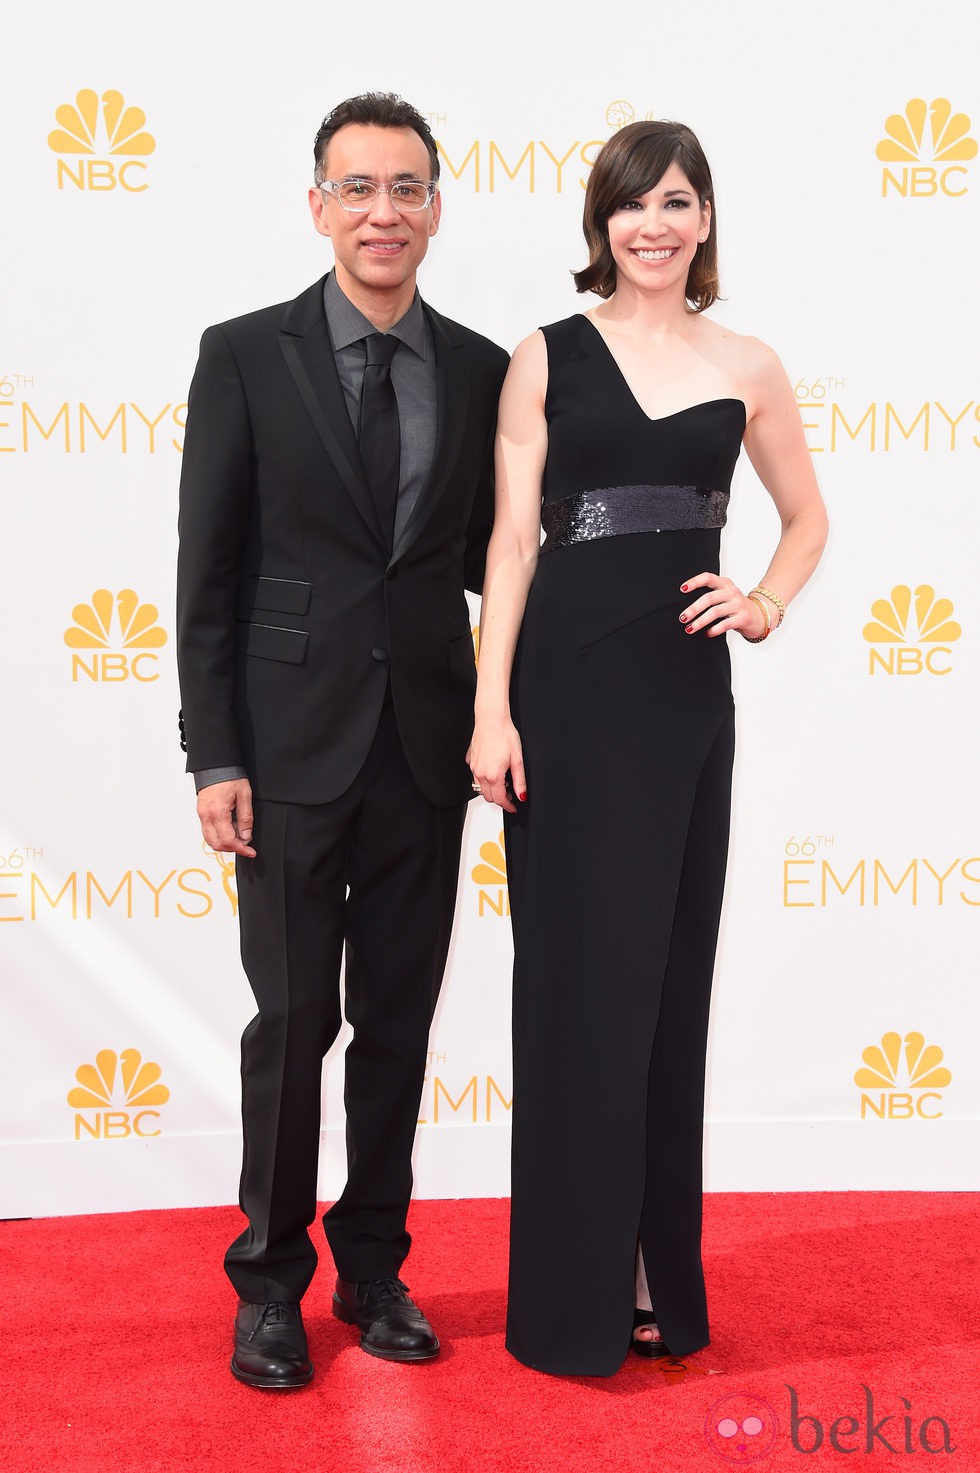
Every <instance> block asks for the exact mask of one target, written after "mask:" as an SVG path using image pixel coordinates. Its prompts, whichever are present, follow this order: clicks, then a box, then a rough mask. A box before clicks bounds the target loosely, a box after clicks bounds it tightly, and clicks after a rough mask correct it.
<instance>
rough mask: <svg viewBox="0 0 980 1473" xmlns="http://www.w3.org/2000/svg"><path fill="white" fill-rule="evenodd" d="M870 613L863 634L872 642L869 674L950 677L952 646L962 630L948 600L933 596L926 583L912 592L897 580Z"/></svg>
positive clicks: (931, 589)
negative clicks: (870, 615)
mask: <svg viewBox="0 0 980 1473" xmlns="http://www.w3.org/2000/svg"><path fill="white" fill-rule="evenodd" d="M871 613H872V615H873V617H872V619H871V621H870V623H868V624H865V626H864V630H863V634H864V637H865V639H866V640H867V642H868V644H870V645H871V646H872V648H871V650H870V652H869V657H868V674H869V675H875V674H881V673H883V674H886V675H923V674H928V675H949V674H950V673H951V671H952V668H953V667H952V665H951V664H950V663H949V658H950V656H951V655H952V653H953V651H952V646H953V645H954V644H955V643H956V641H957V640H958V639H959V638H960V636H961V634H962V633H963V630H962V629H961V627H960V625H959V624H958V623H957V622H956V620H955V619H953V618H951V617H950V615H951V614H952V613H953V604H952V601H951V600H950V599H948V598H937V597H936V591H935V589H934V588H932V587H931V585H930V584H928V583H920V584H919V585H918V587H917V588H916V590H915V592H914V593H913V592H912V589H911V588H910V587H909V586H908V584H906V583H898V584H896V586H895V587H894V588H893V589H892V591H891V595H890V597H889V598H879V599H876V600H875V602H874V603H873V604H872V605H871Z"/></svg>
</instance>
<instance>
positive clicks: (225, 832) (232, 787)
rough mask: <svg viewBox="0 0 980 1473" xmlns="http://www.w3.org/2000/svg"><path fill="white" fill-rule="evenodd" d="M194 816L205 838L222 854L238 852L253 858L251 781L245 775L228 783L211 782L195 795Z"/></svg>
mask: <svg viewBox="0 0 980 1473" xmlns="http://www.w3.org/2000/svg"><path fill="white" fill-rule="evenodd" d="M197 816H198V818H199V819H200V820H201V833H202V834H203V835H204V841H205V843H206V844H208V845H209V846H210V847H211V848H212V849H214V850H216V851H217V852H218V853H222V854H241V855H242V856H243V857H244V858H245V859H254V858H255V850H254V849H253V848H252V847H251V845H250V843H249V840H250V839H251V837H252V785H251V783H250V782H249V780H248V778H247V777H240V778H236V779H235V781H234V782H230V783H212V784H211V785H210V786H209V787H207V788H202V789H201V791H200V792H199V793H198V795H197Z"/></svg>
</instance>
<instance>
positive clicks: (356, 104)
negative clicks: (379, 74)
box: [313, 92, 439, 184]
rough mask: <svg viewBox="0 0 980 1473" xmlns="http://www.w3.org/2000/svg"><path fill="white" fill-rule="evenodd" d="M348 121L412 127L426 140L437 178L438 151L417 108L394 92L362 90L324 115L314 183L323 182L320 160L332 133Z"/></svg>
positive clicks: (316, 148)
mask: <svg viewBox="0 0 980 1473" xmlns="http://www.w3.org/2000/svg"><path fill="white" fill-rule="evenodd" d="M350 123H360V124H362V125H365V126H367V127H370V128H411V129H412V132H413V133H417V134H418V135H419V137H420V138H421V140H422V142H423V143H424V144H425V147H426V150H427V152H428V155H429V170H430V178H431V180H432V182H433V183H435V182H436V181H438V178H439V154H438V151H437V149H436V141H435V139H434V138H433V136H432V130H431V128H430V127H429V125H428V123H427V122H426V121H425V118H423V116H422V114H421V113H420V112H419V111H418V109H417V108H414V107H413V106H412V104H411V103H410V102H406V101H405V99H404V98H403V97H399V96H398V95H397V93H395V92H362V93H361V95H360V96H359V97H348V98H347V99H346V101H345V102H338V103H337V106H336V107H335V108H334V109H333V110H332V111H331V112H329V113H327V116H326V117H325V118H324V120H323V122H322V123H321V124H320V128H319V131H318V132H317V135H316V138H315V139H314V141H313V161H314V172H313V178H314V181H315V182H316V183H317V184H322V182H323V161H324V159H325V158H326V155H327V145H328V144H329V142H330V140H331V138H332V137H333V135H334V134H335V133H339V132H340V129H341V128H346V127H347V126H348V124H350Z"/></svg>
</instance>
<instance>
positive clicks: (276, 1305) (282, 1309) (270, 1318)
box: [261, 1299, 290, 1327]
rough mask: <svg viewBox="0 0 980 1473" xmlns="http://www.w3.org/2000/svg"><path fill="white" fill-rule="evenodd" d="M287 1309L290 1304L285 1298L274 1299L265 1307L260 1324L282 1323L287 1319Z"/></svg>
mask: <svg viewBox="0 0 980 1473" xmlns="http://www.w3.org/2000/svg"><path fill="white" fill-rule="evenodd" d="M289 1310H290V1305H289V1303H288V1302H287V1301H286V1300H285V1299H274V1300H273V1301H272V1302H271V1303H270V1304H267V1305H266V1307H265V1310H264V1312H263V1314H262V1320H261V1324H262V1326H263V1327H264V1326H266V1325H270V1326H271V1325H284V1324H285V1323H286V1321H287V1320H288V1319H289Z"/></svg>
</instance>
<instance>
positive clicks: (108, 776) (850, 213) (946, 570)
mask: <svg viewBox="0 0 980 1473" xmlns="http://www.w3.org/2000/svg"><path fill="white" fill-rule="evenodd" d="M971 14H972V12H971V8H970V7H969V6H968V5H966V4H965V3H963V4H957V5H952V4H944V3H936V4H933V5H931V6H930V7H929V8H928V11H927V12H922V11H921V9H920V7H919V6H917V5H916V6H913V5H908V4H901V3H899V4H896V3H891V4H888V5H885V4H884V3H877V4H871V5H867V6H864V5H861V6H857V5H853V4H841V3H838V0H824V3H817V4H815V5H811V6H807V7H802V8H801V7H798V6H797V7H792V6H786V5H785V4H783V3H781V0H747V3H745V4H743V5H729V4H727V3H726V4H720V3H709V0H692V3H691V4H689V5H686V6H683V7H681V8H679V9H678V8H676V7H675V8H670V7H667V8H664V7H653V8H652V9H651V8H650V7H649V6H645V5H640V4H638V3H636V0H626V3H624V4H623V5H620V6H619V7H618V8H617V9H616V10H615V12H611V13H609V14H606V13H601V12H598V11H596V10H595V8H594V7H589V6H587V5H585V4H581V5H579V6H578V7H571V8H570V7H568V6H561V7H559V6H548V5H541V6H533V5H531V6H528V5H516V4H511V3H504V4H500V3H497V4H494V5H493V6H486V7H470V8H469V9H467V8H466V7H462V8H461V7H459V6H456V5H450V4H448V3H447V0H431V3H430V4H428V5H426V6H424V7H422V9H421V10H420V9H418V8H417V7H416V8H412V7H408V6H406V5H404V4H400V5H397V6H396V5H392V4H390V3H387V0H386V3H380V4H376V5H372V6H369V7H361V8H357V7H354V8H348V7H343V8H337V7H333V8H331V7H327V8H326V9H323V8H318V7H315V6H311V5H306V4H302V3H300V0H280V3H279V4H277V5H276V6H273V7H268V6H266V5H264V4H262V5H259V4H257V3H254V0H252V3H245V4H240V5H237V6H234V7H229V6H218V5H209V4H208V3H206V0H205V3H195V4H191V3H189V0H171V3H170V4H168V5H167V6H165V7H163V8H162V9H161V8H152V7H143V6H136V7H134V6H133V5H132V4H131V3H127V4H122V3H115V0H113V3H96V4H95V6H94V7H92V6H89V7H83V8H82V9H79V8H78V7H77V6H74V5H70V4H69V3H67V0H54V3H52V4H49V5H46V6H43V7H40V8H38V7H34V8H29V7H27V6H20V7H14V8H13V9H12V10H10V11H9V13H8V14H7V15H5V18H4V30H3V57H2V60H0V68H2V80H3V85H2V90H0V138H2V141H3V198H4V203H5V206H6V209H5V220H6V224H5V227H4V232H3V243H4V251H3V268H2V271H0V292H2V296H3V314H2V322H3V328H2V337H0V496H2V501H0V507H2V533H0V559H2V580H0V607H2V617H3V645H2V647H3V664H4V677H3V691H4V717H3V721H2V723H0V757H2V773H3V787H2V799H0V949H2V950H0V957H2V960H0V967H2V1006H3V1020H2V1027H3V1034H2V1037H3V1060H4V1062H3V1068H2V1071H0V1108H2V1120H0V1215H3V1216H32V1215H40V1214H50V1213H73V1212H88V1211H104V1210H114V1209H123V1208H130V1207H132V1208H135V1207H141V1206H167V1205H193V1204H204V1203H218V1202H227V1201H232V1200H234V1199H235V1196H236V1190H237V1175H238V1162H239V1140H238V1036H239V1034H240V1032H241V1029H242V1028H243V1027H244V1025H245V1023H246V1022H247V1020H248V1018H249V1016H250V1015H251V1011H252V1008H251V996H250V993H249V991H248V987H247V984H246V982H245V980H244V977H243V976H242V974H241V972H240V968H239V965H238V960H237V936H236V921H235V910H236V895H235V884H234V877H233V874H232V873H231V872H230V871H229V868H228V867H227V865H226V863H225V861H224V860H223V858H222V857H221V856H217V855H214V854H212V853H210V852H208V851H207V850H205V849H203V848H202V844H201V838H200V835H199V833H198V831H197V824H196V819H195V816H194V799H193V793H192V786H191V780H190V778H188V777H186V776H185V775H184V774H183V770H182V761H183V759H182V754H181V752H180V750H179V747H178V733H177V724H176V722H177V706H178V695H177V682H176V677H175V672H174V661H173V563H174V550H175V518H176V491H177V480H178V475H179V471H180V456H181V441H182V434H183V424H184V418H185V399H186V392H187V385H188V382H189V379H190V375H191V371H192V369H193V366H194V361H195V356H196V348H197V341H198V338H199V335H200V333H201V330H202V329H203V328H204V326H205V325H207V324H208V323H210V322H214V321H219V320H221V319H223V318H226V317H229V316H233V315H235V314H237V313H240V312H244V311H248V310H250V309H252V308H255V307H258V306H262V305H265V304H266V303H270V302H275V301H281V300H285V299H288V298H291V297H293V296H295V295H296V294H297V293H298V292H299V291H300V290H301V289H302V288H303V287H304V286H306V285H307V284H308V283H309V282H311V281H313V280H315V279H316V277H317V276H318V275H320V274H321V273H322V272H323V271H324V270H325V269H327V267H328V265H329V260H330V257H329V246H328V244H327V243H326V242H325V241H324V240H323V239H321V238H320V237H319V236H317V235H316V234H315V233H314V231H313V229H312V227H311V224H310V221H309V217H308V213H307V205H306V198H305V196H306V189H307V186H308V183H309V180H310V175H311V166H312V165H311V160H312V155H311V142H312V138H313V134H314V132H315V130H316V127H317V125H318V123H319V120H320V118H321V117H322V115H323V114H324V112H325V111H327V110H328V108H329V107H330V106H332V105H333V104H334V103H335V102H336V101H338V100H339V99H340V98H342V97H344V96H347V95H350V94H351V93H353V92H357V91H362V90H366V89H369V88H383V89H389V88H390V89H393V90H397V91H400V92H401V93H403V94H404V95H405V96H406V97H408V98H409V99H410V100H412V101H414V102H415V103H416V105H417V106H418V107H419V108H420V109H421V110H422V111H423V112H425V113H426V114H427V115H428V116H429V117H430V119H431V122H432V125H433V128H434V131H435V134H436V136H437V138H438V140H439V144H440V148H441V151H442V156H443V179H444V201H445V206H444V216H443V228H442V229H441V231H440V233H439V236H438V238H437V239H436V240H435V241H434V242H433V244H432V248H431V250H430V253H429V258H428V260H427V261H426V263H425V267H424V273H423V278H422V286H423V291H424V293H425V295H426V296H427V297H428V298H429V299H430V300H431V301H432V303H433V304H434V305H435V306H437V307H438V308H440V309H441V310H442V311H444V312H446V313H447V314H449V315H450V316H453V317H457V318H459V319H461V320H462V321H464V322H466V323H469V324H471V325H472V326H473V327H475V328H477V329H479V330H480V331H482V332H484V333H486V334H487V335H488V336H490V337H492V338H494V339H495V340H496V341H497V342H499V343H502V344H503V345H504V346H505V347H507V348H508V349H509V348H512V347H513V346H514V344H515V343H516V342H517V341H518V340H519V339H520V338H521V337H523V336H524V335H526V334H527V333H528V332H529V331H530V330H531V329H532V328H534V327H535V326H536V325H537V324H539V323H542V322H548V321H552V320H554V319H556V318H558V317H561V316H564V315H567V314H568V313H569V312H573V311H577V310H580V309H582V308H584V307H585V306H587V305H588V302H587V301H586V300H583V299H582V298H579V297H577V296H576V295H575V292H574V289H573V287H572V284H571V279H570V275H569V272H570V271H571V270H572V269H573V268H576V267H579V266H581V265H582V264H583V262H584V249H583V245H582V240H581V235H580V216H581V208H582V199H583V186H584V183H585V180H586V178H587V175H588V171H589V168H590V165H591V162H592V160H593V159H594V157H595V154H596V151H597V150H598V148H599V147H600V146H601V144H602V142H603V141H604V140H605V139H606V138H608V137H609V136H610V134H611V133H612V132H613V131H614V130H615V129H616V128H619V127H621V126H622V125H623V124H624V123H627V122H629V121H631V120H633V119H636V118H646V117H675V118H680V119H682V120H683V121H686V122H688V123H690V124H691V125H692V126H693V127H694V128H695V129H696V131H697V132H698V133H699V135H700V137H701V139H702V142H703V144H704V146H705V149H706V151H707V153H708V156H709V158H710V160H711V163H712V166H713V169H714V173H715V178H716V183H717V193H718V221H719V229H720V244H721V260H722V269H723V289H724V292H725V301H724V302H723V303H722V304H721V305H720V306H719V307H718V308H717V309H716V316H717V317H718V318H720V319H721V320H723V321H724V322H726V323H729V324H730V325H731V326H732V327H733V328H734V329H736V330H738V331H745V332H750V333H754V334H756V335H758V336H760V337H762V338H763V339H765V340H766V341H768V342H770V343H772V344H773V345H774V346H775V347H776V349H777V351H778V352H779V353H780V354H781V356H782V358H783V361H784V363H785V365H786V368H787V371H788V373H789V376H790V379H791V380H792V382H793V384H794V385H795V389H796V395H797V398H798V400H799V407H800V415H801V417H802V420H803V423H804V425H805V429H806V435H807V438H808V441H809V444H810V447H811V449H812V452H813V456H814V459H815V462H816V465H817V469H818V471H819V473H820V477H821V481H822V485H823V487H824V490H825V492H826V496H827V501H828V504H829V508H830V512H831V517H832V522H833V531H832V536H831V542H830V546H829V549H828V553H827V556H826V558H825V561H824V564H823V565H822V567H821V569H820V570H819V572H818V575H817V576H816V578H815V579H814V581H813V583H812V584H811V586H810V587H809V588H808V589H807V591H806V593H805V594H804V595H803V596H802V597H801V598H800V600H799V601H798V603H797V604H796V605H795V606H794V607H793V609H792V610H791V612H790V616H789V617H788V619H787V621H786V624H785V625H784V626H783V628H782V629H781V630H780V632H779V635H778V637H776V638H773V639H772V640H771V641H769V642H768V643H767V644H766V645H765V646H761V647H758V648H753V647H751V646H749V645H747V644H744V643H742V642H741V641H735V643H734V650H733V654H734V662H735V678H736V690H737V698H738V703H739V709H740V751H739V757H738V763H737V770H736V808H735V821H734V834H733V851H732V860H731V868H730V881H729V890H728V900H727V909H726V915H725V921H724V928H723V937H722V945H721V951H720V957H719V963H718V971H717V984H716V987H717V990H716V1002H715V1009H714V1018H713V1027H712V1040H711V1059H710V1092H709V1100H708V1124H707V1168H708V1169H707V1182H708V1186H709V1188H714V1189H726V1190H727V1189H738V1188H745V1189H789V1188H793V1189H797V1188H873V1187H884V1188H899V1187H906V1188H917V1187H935V1188H938V1187H944V1188H965V1187H975V1186H976V1185H977V1179H976V1162H977V1160H978V1159H980V1150H978V1143H977V1123H978V1117H980V1063H978V1055H977V1046H976V1040H977V1036H978V1031H980V1006H978V988H977V968H978V963H977V954H978V948H977V938H978V934H980V803H978V778H977V729H978V675H980V579H978V577H977V571H976V562H977V549H978V546H980V494H978V492H980V480H978V469H980V375H978V370H977V363H976V344H977V341H978V320H977V319H978V310H977V301H978V296H980V291H978V284H977V270H978V268H977V260H978V233H977V219H978V210H977V205H978V201H980V159H978V158H977V143H976V141H975V140H976V137H977V136H980V80H978V73H977V67H976V58H975V48H972V47H970V46H968V45H966V44H965V42H966V37H967V29H968V25H969V22H970V16H971ZM775 535H776V523H775V517H774V514H773V511H772V508H771V504H770V503H769V501H768V498H767V497H766V496H765V494H764V492H763V491H762V490H761V488H760V486H759V484H758V482H757V481H756V479H755V477H754V476H753V474H752V471H751V468H750V467H749V466H748V465H747V464H744V463H743V464H741V465H740V468H739V471H738V473H737V477H736V484H735V494H734V498H733V506H732V514H731V519H730V527H729V532H728V533H727V553H726V568H727V570H728V571H729V572H730V573H731V574H732V576H733V577H735V578H736V579H737V580H738V581H740V582H741V583H742V585H743V586H745V585H747V584H750V583H752V582H754V581H755V579H756V578H757V577H758V576H759V575H760V573H761V571H762V569H763V568H764V566H765V563H766V561H767V557H768V553H769V550H770V548H771V546H772V544H773V542H774V540H775ZM476 616H477V610H476V608H475V607H474V622H475V620H476ZM651 842H653V840H652V838H651ZM595 862H596V856H594V855H590V854H588V853H583V854H582V855H581V863H582V866H583V867H584V868H585V869H586V870H587V869H588V867H589V866H590V865H591V864H593V863H595ZM510 957H511V952H510V934H509V924H508V919H507V875H506V867H505V863H504V858H503V852H502V848H501V841H500V823H499V815H498V813H497V812H496V810H493V809H490V808H488V807H486V806H485V805H483V804H482V803H481V804H480V805H479V806H477V805H472V808H471V814H470V819H469V822H468V826H467V835H466V844H465V852H464V862H463V867H462V872H461V876H460V885H459V922H458V928H457V934H456V938H455V943H454V947H453V952H452V960H451V967H450V971H449V975H448V978H447V983H446V987H445V992H444V996H443V1000H442V1003H441V1006H440V1010H439V1014H438V1018H437V1022H436V1026H435V1029H434V1032H433V1036H432V1050H431V1057H430V1068H429V1072H428V1077H427V1080H426V1084H425V1092H424V1097H423V1102H422V1108H421V1112H420V1113H421V1121H420V1125H419V1136H418V1148H417V1152H416V1157H417V1190H418V1192H419V1194H420V1195H424V1196H467V1195H495V1194H503V1193H506V1191H507V1158H508V1141H509V1124H508V1121H509V1110H510V1103H511V1070H510V1057H509V1040H508V1023H509V1018H508V1010H509V1002H508V998H509V986H510V976H509V973H510ZM341 1080H342V1057H341V1050H340V1048H338V1049H337V1050H335V1051H334V1053H333V1054H332V1055H331V1057H330V1059H329V1061H328V1064H327V1067H326V1070H325V1075H324V1135H323V1156H322V1172H321V1191H322V1195H323V1196H325V1197H327V1198H329V1197H331V1196H333V1195H334V1194H335V1193H336V1191H337V1190H338V1188H339V1184H340V1183H341V1181H342V1177H343V1118H342V1102H341ZM665 1107H666V1108H667V1109H669V1107H670V1102H669V1101H666V1102H665ZM610 1148H611V1149H615V1143H614V1142H611V1143H610Z"/></svg>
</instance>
